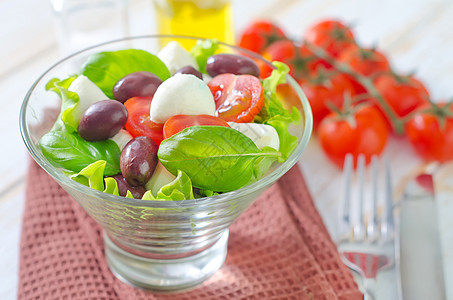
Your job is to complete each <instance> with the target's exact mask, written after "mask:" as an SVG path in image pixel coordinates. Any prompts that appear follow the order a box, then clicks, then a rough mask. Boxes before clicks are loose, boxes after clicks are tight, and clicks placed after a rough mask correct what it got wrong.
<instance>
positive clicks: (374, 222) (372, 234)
mask: <svg viewBox="0 0 453 300" xmlns="http://www.w3.org/2000/svg"><path fill="white" fill-rule="evenodd" d="M378 165H379V160H378V157H377V156H376V155H374V156H373V157H372V158H371V181H372V182H371V201H372V202H371V204H372V207H371V218H370V220H369V221H368V224H367V237H368V239H369V240H374V239H375V238H376V229H377V226H378V217H377V203H378V193H379V186H378Z"/></svg>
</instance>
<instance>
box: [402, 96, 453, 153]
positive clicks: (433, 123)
mask: <svg viewBox="0 0 453 300" xmlns="http://www.w3.org/2000/svg"><path fill="white" fill-rule="evenodd" d="M433 108H434V109H433ZM442 118H444V119H443V121H441V120H442ZM406 134H407V137H408V139H409V141H410V143H411V144H412V145H413V147H414V148H415V150H416V151H417V152H418V153H419V154H420V156H421V157H423V158H424V159H425V160H427V161H439V162H445V161H450V160H453V151H452V149H453V108H452V107H451V105H449V106H447V105H446V104H445V103H440V104H438V106H437V107H436V106H432V107H431V109H430V104H429V103H426V104H424V105H423V106H421V107H420V108H419V109H417V111H416V112H415V114H414V116H413V117H412V118H411V119H410V120H409V121H408V122H407V123H406Z"/></svg>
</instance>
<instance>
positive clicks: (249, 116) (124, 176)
mask: <svg viewBox="0 0 453 300" xmlns="http://www.w3.org/2000/svg"><path fill="white" fill-rule="evenodd" d="M218 48H219V45H218V43H217V41H216V40H200V41H198V42H197V44H196V45H195V46H194V47H193V48H192V49H191V51H190V52H189V51H186V50H185V49H184V48H182V47H181V45H179V44H178V43H177V42H175V41H173V42H170V43H169V44H167V45H166V46H165V47H164V48H163V49H162V50H161V51H160V52H159V53H157V54H156V55H155V54H151V53H149V52H147V51H144V50H139V49H127V50H119V51H112V52H100V53H96V54H93V55H91V56H90V57H89V58H88V59H87V61H86V62H85V63H84V64H83V66H82V67H81V70H80V72H79V73H78V74H75V75H73V76H70V77H68V78H63V79H59V78H54V79H52V80H50V81H49V82H48V83H47V85H46V89H47V90H49V91H53V92H55V93H57V94H58V96H59V98H60V99H61V111H60V114H59V116H58V118H57V121H56V122H55V124H54V125H53V127H52V129H51V130H50V131H49V132H48V133H46V134H45V135H44V136H43V137H42V138H41V139H40V141H39V146H40V148H41V150H42V153H43V155H44V156H45V157H46V158H47V159H48V160H49V161H50V162H51V163H52V164H53V165H54V166H55V167H57V168H60V169H62V170H63V172H64V173H65V175H67V176H68V177H70V178H71V179H73V180H75V181H77V182H79V183H81V184H83V185H86V186H89V187H91V188H93V189H96V190H99V191H103V192H105V193H110V194H114V195H119V196H124V197H129V198H136V199H143V200H185V199H194V198H199V197H205V196H212V195H215V194H218V193H224V192H230V191H233V190H236V189H239V188H242V187H244V186H246V185H248V184H250V183H252V182H254V181H256V180H258V179H260V178H261V177H262V176H264V174H265V173H266V172H267V171H268V170H269V168H270V166H271V165H272V164H273V163H274V162H277V163H278V162H283V161H285V160H286V159H287V158H288V157H289V156H290V155H291V153H292V152H293V151H294V149H295V148H296V146H297V142H298V141H297V137H295V136H293V135H291V134H290V133H289V130H288V126H289V125H290V124H291V123H293V122H294V123H297V122H299V121H300V119H301V115H300V113H299V111H298V110H297V109H296V108H295V107H293V108H292V109H290V110H288V109H286V108H284V107H283V105H282V103H281V102H280V101H279V99H278V96H277V86H278V85H279V84H281V83H285V82H286V75H287V73H288V71H289V68H288V67H287V66H286V65H285V64H283V63H278V62H276V63H274V65H275V66H276V69H274V70H273V71H272V73H271V75H270V76H268V77H267V78H260V77H259V75H260V71H259V68H258V66H257V64H256V63H255V62H254V61H253V60H252V59H250V58H248V57H246V56H242V55H236V54H229V53H218Z"/></svg>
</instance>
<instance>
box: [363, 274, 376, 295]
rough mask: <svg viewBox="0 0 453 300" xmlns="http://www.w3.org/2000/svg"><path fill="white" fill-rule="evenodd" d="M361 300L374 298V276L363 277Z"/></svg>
mask: <svg viewBox="0 0 453 300" xmlns="http://www.w3.org/2000/svg"><path fill="white" fill-rule="evenodd" d="M362 282H363V289H364V293H363V300H374V299H375V295H374V293H375V291H376V278H365V277H363V281H362Z"/></svg>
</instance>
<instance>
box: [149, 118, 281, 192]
mask: <svg viewBox="0 0 453 300" xmlns="http://www.w3.org/2000/svg"><path fill="white" fill-rule="evenodd" d="M157 155H158V157H159V161H160V162H161V163H162V164H163V165H164V166H165V167H166V168H167V170H168V171H170V172H171V173H173V174H176V172H178V170H181V171H183V172H185V173H186V174H187V175H188V176H189V177H190V179H191V180H192V183H193V185H194V186H195V187H197V188H201V189H208V190H213V191H218V192H229V191H233V190H236V189H239V188H241V187H243V186H244V185H246V184H247V183H248V182H249V180H250V178H251V177H252V175H253V172H254V162H255V160H256V159H258V158H260V157H275V158H278V157H279V156H280V155H281V154H280V153H279V152H277V151H275V150H272V151H270V150H265V151H261V150H260V149H258V147H257V146H256V145H255V143H253V141H252V140H251V139H250V138H248V137H247V136H245V135H244V134H242V133H240V132H239V131H237V130H235V129H232V128H228V127H222V126H193V127H189V128H186V129H184V130H183V131H181V132H179V133H177V134H175V135H173V136H172V137H170V138H168V139H166V140H164V141H163V142H162V143H161V144H160V147H159V151H158V153H157Z"/></svg>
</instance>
